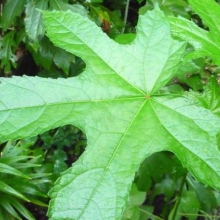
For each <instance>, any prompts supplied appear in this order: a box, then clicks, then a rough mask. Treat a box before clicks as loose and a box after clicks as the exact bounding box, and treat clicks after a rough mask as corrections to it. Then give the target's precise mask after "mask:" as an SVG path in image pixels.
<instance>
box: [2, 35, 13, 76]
mask: <svg viewBox="0 0 220 220" xmlns="http://www.w3.org/2000/svg"><path fill="white" fill-rule="evenodd" d="M14 35H15V32H14V31H11V32H9V33H7V34H5V35H4V36H3V37H2V38H0V67H1V68H3V70H4V75H7V74H9V73H10V71H11V68H12V66H13V67H15V66H16V57H15V55H14V53H13V48H15V47H16V43H15V41H14V39H13V38H14Z"/></svg>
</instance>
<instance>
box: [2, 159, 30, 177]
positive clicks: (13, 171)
mask: <svg viewBox="0 0 220 220" xmlns="http://www.w3.org/2000/svg"><path fill="white" fill-rule="evenodd" d="M0 161H1V159H0ZM0 173H7V174H11V175H15V176H20V177H23V178H27V179H30V177H28V176H27V175H25V174H24V173H22V172H20V171H19V170H17V169H15V168H13V167H11V166H8V165H7V164H4V163H1V162H0Z"/></svg>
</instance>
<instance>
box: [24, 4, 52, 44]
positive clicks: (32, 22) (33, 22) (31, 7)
mask: <svg viewBox="0 0 220 220" xmlns="http://www.w3.org/2000/svg"><path fill="white" fill-rule="evenodd" d="M47 5H48V0H34V1H28V2H27V5H26V10H25V13H26V18H25V28H26V32H27V34H28V36H29V38H30V39H31V40H33V41H37V40H38V37H39V36H41V37H42V36H43V35H44V27H43V20H42V13H41V12H40V11H39V10H37V9H40V10H46V9H47Z"/></svg>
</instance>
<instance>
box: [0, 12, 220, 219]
mask: <svg viewBox="0 0 220 220" xmlns="http://www.w3.org/2000/svg"><path fill="white" fill-rule="evenodd" d="M44 19H45V27H46V31H47V35H48V37H49V38H50V39H51V40H52V42H53V43H54V44H55V45H57V46H59V47H61V48H64V49H65V50H67V51H68V52H70V53H74V54H75V55H78V56H80V57H81V58H82V59H83V60H84V61H85V62H86V70H85V71H84V72H83V73H82V74H81V75H79V76H77V77H74V78H69V79H57V80H52V79H41V78H38V77H35V78H32V77H22V78H19V77H14V78H12V79H1V84H0V91H1V93H0V116H1V117H0V120H1V121H0V123H1V127H0V138H1V140H2V141H4V140H7V139H10V138H13V139H16V138H22V137H25V136H33V135H36V134H38V133H41V132H44V131H46V130H48V129H51V128H54V127H57V126H62V125H65V124H73V125H75V126H77V127H79V128H80V129H82V130H83V131H84V132H85V133H86V135H87V139H88V146H87V148H86V151H85V152H84V153H83V155H82V156H81V157H80V159H79V160H78V161H77V162H76V163H75V164H74V165H73V167H72V168H70V169H69V170H67V171H66V172H64V173H63V175H62V176H61V178H59V179H58V181H57V182H56V185H55V187H54V188H53V190H52V191H51V192H50V196H51V198H52V199H51V202H50V208H49V211H48V215H49V216H50V218H51V219H59V220H60V219H96V220H99V219H102V220H103V219H108V220H111V219H112V220H113V219H114V220H115V219H121V217H122V213H123V211H124V210H125V206H126V203H127V198H128V194H129V190H130V188H131V183H132V180H133V178H134V174H135V172H136V171H137V169H138V167H139V165H140V164H141V162H142V161H143V160H144V158H146V157H147V156H149V155H151V154H153V153H154V152H158V151H162V150H169V151H172V152H174V153H175V154H176V155H177V156H178V158H179V159H180V160H181V162H182V164H183V165H184V166H185V167H187V168H188V169H189V170H190V171H191V172H192V173H193V174H194V175H195V176H196V177H197V179H198V180H200V181H203V182H204V183H206V184H209V185H211V186H212V187H214V188H217V189H220V181H219V180H220V170H219V167H220V159H219V151H218V148H217V146H216V134H217V133H218V132H219V130H220V123H219V119H218V118H217V117H216V116H215V115H213V114H212V113H211V112H210V111H209V110H207V109H204V108H201V107H197V106H195V105H193V104H192V103H191V101H190V100H188V99H187V97H185V96H180V95H179V94H176V95H175V94H160V93H159V90H160V89H161V88H162V87H163V86H164V85H165V84H166V83H167V82H168V81H169V80H170V79H171V78H172V77H173V76H174V75H175V73H176V71H177V70H178V68H179V66H180V63H181V62H180V60H181V57H182V56H183V53H184V49H185V45H184V44H183V43H180V42H178V41H175V40H173V39H172V38H171V36H170V27H169V24H168V23H167V21H166V18H165V16H164V15H163V13H162V12H161V11H160V10H159V9H158V8H156V9H154V10H153V11H152V12H148V13H147V14H146V15H143V16H140V18H139V22H138V25H137V37H136V38H135V40H134V41H133V43H131V44H129V45H119V44H117V43H115V42H114V41H112V40H110V39H109V38H108V37H107V35H105V34H104V33H102V31H101V30H100V29H99V28H98V27H96V26H95V24H94V23H92V22H91V21H89V20H88V19H86V18H83V17H81V16H80V15H78V14H74V13H71V12H67V13H66V12H44ZM73 21H74V24H73Z"/></svg>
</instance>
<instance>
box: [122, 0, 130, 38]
mask: <svg viewBox="0 0 220 220" xmlns="http://www.w3.org/2000/svg"><path fill="white" fill-rule="evenodd" d="M129 4H130V0H127V2H126V6H125V16H124V27H123V28H122V34H124V32H125V26H126V24H127V19H128V9H129Z"/></svg>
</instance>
